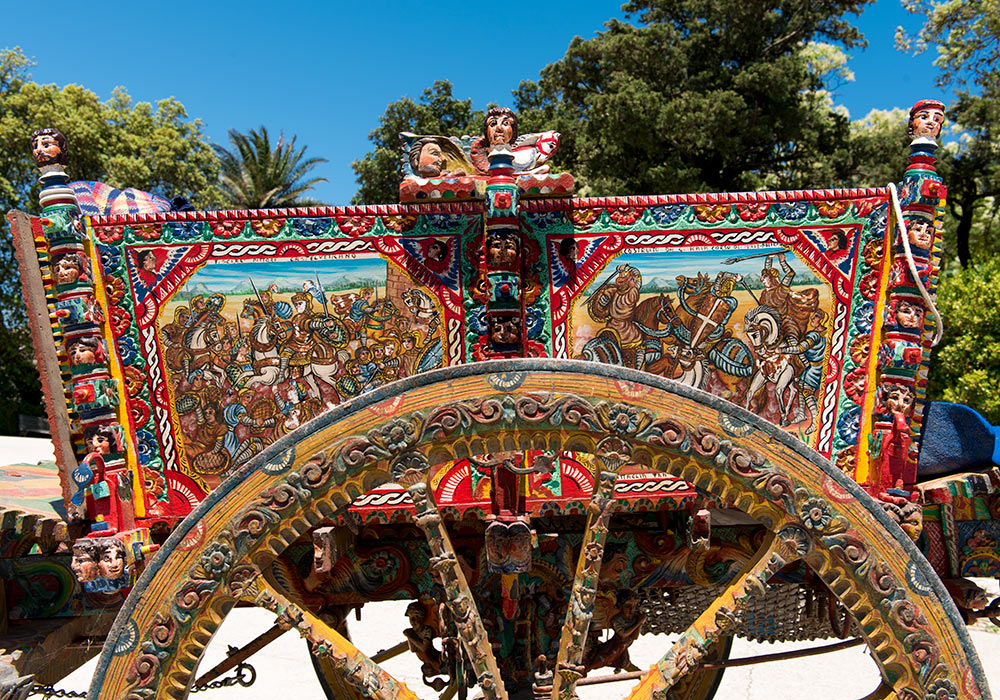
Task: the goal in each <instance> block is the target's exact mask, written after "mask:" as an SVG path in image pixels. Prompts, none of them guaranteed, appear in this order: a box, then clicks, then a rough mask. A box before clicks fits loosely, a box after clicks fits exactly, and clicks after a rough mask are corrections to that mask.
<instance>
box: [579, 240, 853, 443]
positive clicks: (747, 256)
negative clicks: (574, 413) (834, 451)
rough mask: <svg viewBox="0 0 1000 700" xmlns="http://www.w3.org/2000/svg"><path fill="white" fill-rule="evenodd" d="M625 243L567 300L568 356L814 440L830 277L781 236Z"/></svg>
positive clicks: (827, 337) (827, 340)
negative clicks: (688, 390) (777, 240)
mask: <svg viewBox="0 0 1000 700" xmlns="http://www.w3.org/2000/svg"><path fill="white" fill-rule="evenodd" d="M581 242H583V241H581ZM626 250H627V252H625V253H623V254H621V255H618V256H615V257H612V258H609V259H608V260H607V261H606V262H605V264H604V268H603V270H601V271H600V272H599V273H598V274H597V275H596V276H595V277H594V279H593V281H591V282H590V283H589V284H587V285H586V286H585V287H583V288H582V289H581V290H580V291H579V293H578V294H576V295H575V297H574V299H573V301H572V302H571V311H570V313H569V317H568V325H569V328H568V338H569V342H570V354H571V356H572V357H573V358H576V359H585V360H591V361H597V362H604V363H609V364H618V365H624V366H628V367H633V368H636V369H640V370H643V371H646V372H651V373H653V374H657V375H660V376H663V377H667V378H670V379H674V380H676V381H679V382H681V383H684V384H687V385H689V386H692V387H695V388H698V389H701V390H704V391H707V392H709V393H712V394H715V395H716V396H720V397H722V398H724V399H726V400H728V401H731V402H733V403H735V404H737V405H740V406H742V407H744V408H747V409H749V410H751V411H753V412H754V413H756V414H758V415H760V416H762V417H763V418H765V419H767V420H769V421H771V422H773V423H775V424H776V425H780V426H782V427H783V428H785V429H786V430H788V431H789V432H791V433H793V434H795V435H796V436H797V437H798V438H799V439H801V440H803V441H804V442H806V443H807V444H810V445H813V446H815V445H816V443H817V428H818V427H819V425H820V413H821V411H822V410H823V404H824V399H823V397H824V387H825V384H826V382H827V378H826V367H827V364H828V359H829V348H830V347H831V338H832V335H833V323H832V319H833V315H834V309H835V297H834V292H833V288H832V285H831V284H830V283H828V282H826V281H824V280H823V279H822V278H821V277H820V275H819V273H818V272H817V271H816V270H814V269H813V268H811V267H810V266H809V265H808V264H806V263H805V262H803V261H802V260H800V259H799V258H798V257H797V256H796V255H795V254H794V253H793V252H792V251H789V250H788V249H786V248H783V247H781V246H779V245H763V246H757V247H749V248H748V247H742V248H740V249H738V250H735V249H733V248H731V247H727V248H723V247H710V246H704V247H695V248H684V249H679V248H667V247H648V248H630V249H626ZM829 400H830V401H833V400H834V397H831V398H830V399H829Z"/></svg>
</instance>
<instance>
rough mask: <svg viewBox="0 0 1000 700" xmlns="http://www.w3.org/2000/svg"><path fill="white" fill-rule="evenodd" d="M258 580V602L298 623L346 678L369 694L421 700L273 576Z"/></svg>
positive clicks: (287, 622) (387, 699)
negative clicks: (287, 590)
mask: <svg viewBox="0 0 1000 700" xmlns="http://www.w3.org/2000/svg"><path fill="white" fill-rule="evenodd" d="M262 578H263V579H264V580H259V581H258V586H259V588H260V591H261V592H260V593H259V595H258V596H257V600H256V603H257V605H258V606H260V607H263V608H267V609H268V610H271V611H272V612H274V613H277V614H278V624H280V625H282V626H283V627H285V626H287V627H295V628H296V629H297V630H298V631H299V633H300V634H301V635H302V636H303V637H305V638H306V640H307V641H308V642H309V646H310V647H311V648H312V653H313V654H314V655H315V656H326V657H328V658H329V659H330V661H331V662H332V663H333V665H334V667H335V668H337V670H339V671H340V672H341V673H342V674H343V677H344V679H345V680H346V681H347V682H348V683H350V684H351V685H352V686H354V687H355V688H357V689H358V690H359V691H361V694H363V695H365V696H366V697H369V698H379V699H380V700H393V698H403V699H404V700H417V696H416V695H414V694H413V691H411V690H410V689H409V688H407V687H406V685H404V684H403V683H401V682H400V681H398V680H396V679H395V678H393V677H392V676H391V675H389V674H388V673H386V672H385V671H384V670H383V669H382V667H381V666H379V665H378V664H377V663H375V662H374V661H372V660H371V659H370V658H369V657H368V656H366V655H365V654H364V653H362V652H361V651H360V650H359V649H358V648H357V647H356V646H354V644H352V643H351V641H350V640H349V639H347V638H346V637H344V635H342V634H341V633H340V632H338V631H337V630H335V629H334V628H333V627H331V626H330V625H328V624H327V623H326V622H325V621H323V619H322V618H320V617H319V616H318V615H316V614H314V613H312V612H311V611H310V610H309V608H308V607H306V606H305V605H302V604H301V602H298V601H296V602H293V601H295V597H294V595H293V594H290V593H288V592H286V591H283V590H282V589H280V588H279V586H278V585H276V584H275V583H274V582H272V581H270V580H266V575H265V577H262Z"/></svg>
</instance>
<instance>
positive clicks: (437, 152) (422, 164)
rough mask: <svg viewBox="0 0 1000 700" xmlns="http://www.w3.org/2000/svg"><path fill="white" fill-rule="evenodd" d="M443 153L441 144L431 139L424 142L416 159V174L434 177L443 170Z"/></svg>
mask: <svg viewBox="0 0 1000 700" xmlns="http://www.w3.org/2000/svg"><path fill="white" fill-rule="evenodd" d="M444 163H445V160H444V153H443V152H442V151H441V146H440V145H439V144H437V143H434V142H433V141H432V142H431V143H426V144H424V146H423V148H421V149H420V156H419V158H418V159H417V174H418V175H421V176H423V177H435V176H437V175H440V174H441V171H442V170H444Z"/></svg>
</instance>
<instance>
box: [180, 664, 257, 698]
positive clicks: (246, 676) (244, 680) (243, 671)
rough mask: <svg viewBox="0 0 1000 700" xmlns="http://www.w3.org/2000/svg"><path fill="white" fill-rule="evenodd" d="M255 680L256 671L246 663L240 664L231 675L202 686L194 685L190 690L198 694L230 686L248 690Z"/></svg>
mask: <svg viewBox="0 0 1000 700" xmlns="http://www.w3.org/2000/svg"><path fill="white" fill-rule="evenodd" d="M256 680H257V671H256V669H254V667H253V666H251V665H250V664H248V663H246V662H245V661H244V662H243V663H240V664H238V665H237V666H236V668H235V669H234V670H233V675H231V676H228V677H226V678H220V679H219V680H217V681H210V682H208V683H205V684H204V685H196V686H194V687H193V688H191V692H192V693H200V692H202V691H203V690H216V689H218V688H227V687H229V686H231V685H237V684H239V685H241V686H243V687H244V688H249V687H250V686H252V685H253V684H254V681H256Z"/></svg>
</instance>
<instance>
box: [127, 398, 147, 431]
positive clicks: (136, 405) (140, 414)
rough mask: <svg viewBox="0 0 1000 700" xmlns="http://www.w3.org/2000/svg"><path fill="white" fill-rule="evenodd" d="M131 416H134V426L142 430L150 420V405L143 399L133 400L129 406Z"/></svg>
mask: <svg viewBox="0 0 1000 700" xmlns="http://www.w3.org/2000/svg"><path fill="white" fill-rule="evenodd" d="M128 410H129V414H130V415H131V416H132V425H134V426H135V427H137V428H141V427H143V426H144V425H146V421H148V420H149V404H148V403H146V402H145V401H143V400H142V399H132V400H131V401H130V402H129V406H128Z"/></svg>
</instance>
